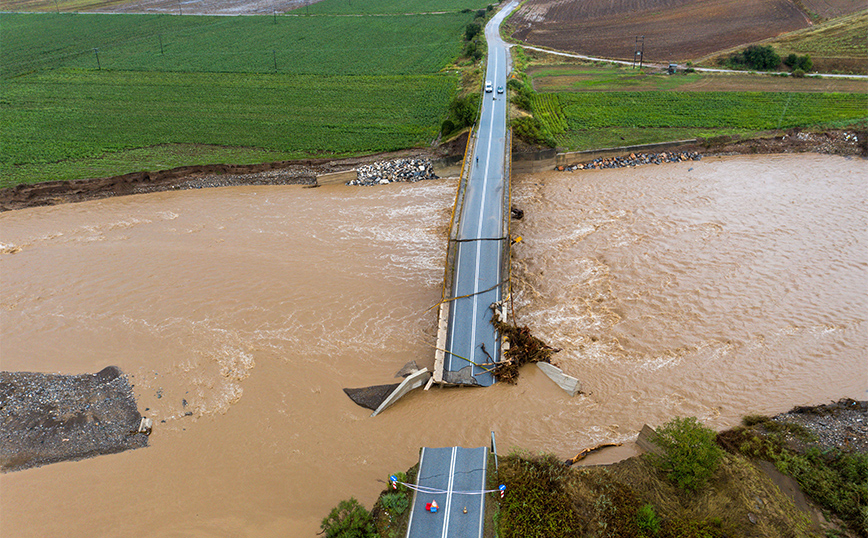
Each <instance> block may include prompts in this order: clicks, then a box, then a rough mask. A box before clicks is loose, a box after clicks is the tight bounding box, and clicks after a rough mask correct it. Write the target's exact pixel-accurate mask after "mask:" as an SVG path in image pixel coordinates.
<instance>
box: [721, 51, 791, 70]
mask: <svg viewBox="0 0 868 538" xmlns="http://www.w3.org/2000/svg"><path fill="white" fill-rule="evenodd" d="M729 63H730V64H731V65H733V66H743V67H747V68H749V69H756V70H758V71H769V70H771V69H775V68H776V67H777V66H779V65H780V64H781V57H780V56H779V55H778V53H777V52H775V49H773V48H772V47H771V46H770V45H751V46H749V47H748V48H746V49H744V51H743V52H737V53H735V54H733V55H732V56H730V57H729Z"/></svg>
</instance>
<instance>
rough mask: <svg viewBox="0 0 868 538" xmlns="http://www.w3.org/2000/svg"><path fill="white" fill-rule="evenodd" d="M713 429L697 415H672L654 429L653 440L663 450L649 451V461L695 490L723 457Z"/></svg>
mask: <svg viewBox="0 0 868 538" xmlns="http://www.w3.org/2000/svg"><path fill="white" fill-rule="evenodd" d="M716 438H717V434H716V433H715V432H714V430H712V429H710V428H706V427H705V426H703V425H702V423H700V422H699V421H698V420H697V419H696V417H687V418H679V417H675V418H673V419H672V420H670V421H669V422H667V423H666V424H664V425H663V426H661V427H659V428H658V429H657V435H656V436H655V437H654V439H653V442H654V444H656V445H657V446H659V447H660V448H661V449H663V453H662V454H654V453H649V454H648V457H649V459H650V460H651V462H652V463H653V464H654V465H656V466H657V467H658V468H659V469H661V470H662V471H663V472H665V473H666V475H667V477H668V478H669V480H671V481H672V482H673V483H675V485H677V486H678V487H679V488H681V489H683V490H685V491H696V490H698V489H699V488H701V487H702V486H704V485H705V483H706V482H707V481H708V479H709V478H711V475H713V474H714V471H715V470H717V466H718V465H719V464H720V460H721V458H723V449H721V448H720V447H719V446H717V443H716V441H715V439H716Z"/></svg>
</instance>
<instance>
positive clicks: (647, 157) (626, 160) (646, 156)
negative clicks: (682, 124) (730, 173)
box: [557, 151, 702, 172]
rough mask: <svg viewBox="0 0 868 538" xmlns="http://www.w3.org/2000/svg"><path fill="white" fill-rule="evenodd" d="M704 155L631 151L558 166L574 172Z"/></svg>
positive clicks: (688, 159)
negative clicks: (606, 157)
mask: <svg viewBox="0 0 868 538" xmlns="http://www.w3.org/2000/svg"><path fill="white" fill-rule="evenodd" d="M701 159H702V155H700V154H699V153H697V152H695V151H681V152H668V153H667V152H665V151H664V152H661V153H631V154H630V155H626V156H624V157H610V158H608V159H602V158H601V159H594V160H593V161H588V162H585V163H579V164H573V165H570V166H558V167H557V169H558V170H559V171H562V172H563V171H566V172H572V171H575V170H603V169H606V168H627V167H630V166H641V165H643V164H663V163H680V162H684V161H699V160H701Z"/></svg>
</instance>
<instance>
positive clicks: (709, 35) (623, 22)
mask: <svg viewBox="0 0 868 538" xmlns="http://www.w3.org/2000/svg"><path fill="white" fill-rule="evenodd" d="M841 1H843V0H841ZM510 24H511V25H512V26H513V29H514V31H513V34H512V36H513V37H514V38H516V39H518V40H519V41H524V42H526V43H528V44H532V45H537V46H543V47H551V48H554V49H558V50H566V51H574V52H579V53H581V54H588V55H592V56H602V57H606V58H617V59H622V60H633V59H634V56H635V52H636V50H637V49H640V50H641V48H642V45H641V42H640V43H638V44H637V40H636V37H637V36H644V56H645V61H646V62H668V61H678V62H682V61H686V60H690V59H694V58H698V57H701V56H704V55H707V54H710V53H712V52H714V51H718V50H721V49H726V48H730V47H735V46H738V45H741V44H746V43H751V42H754V41H758V40H761V39H766V38H769V37H774V36H776V35H778V34H781V33H784V32H790V31H793V30H797V29H799V28H804V27H806V26H809V25H810V21H809V19H808V18H807V16H806V15H805V14H804V13H803V12H802V11H801V10H800V9H799V8H798V7H796V5H795V4H793V3H792V2H790V1H789V0H743V1H742V0H700V1H692V0H530V1H529V2H527V3H526V4H525V5H524V6H523V7H522V8H521V9H520V10H519V11H518V12H517V13H516V14H515V15H514V16H513V17H512V18H511V19H510Z"/></svg>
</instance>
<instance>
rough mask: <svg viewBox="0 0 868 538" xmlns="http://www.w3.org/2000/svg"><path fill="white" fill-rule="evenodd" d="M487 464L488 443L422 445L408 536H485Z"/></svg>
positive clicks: (475, 537) (413, 537)
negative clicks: (476, 446) (484, 445)
mask: <svg viewBox="0 0 868 538" xmlns="http://www.w3.org/2000/svg"><path fill="white" fill-rule="evenodd" d="M487 467H488V449H487V448H485V447H481V448H461V447H448V448H423V449H422V455H421V456H420V458H419V473H418V475H417V477H418V478H417V479H416V486H415V490H416V491H415V494H414V495H413V506H412V508H411V511H410V522H409V528H408V531H407V538H482V531H483V529H484V527H485V522H484V514H485V491H484V490H485V471H486V468H487ZM435 503H436V504H435ZM432 508H433V509H432Z"/></svg>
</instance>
